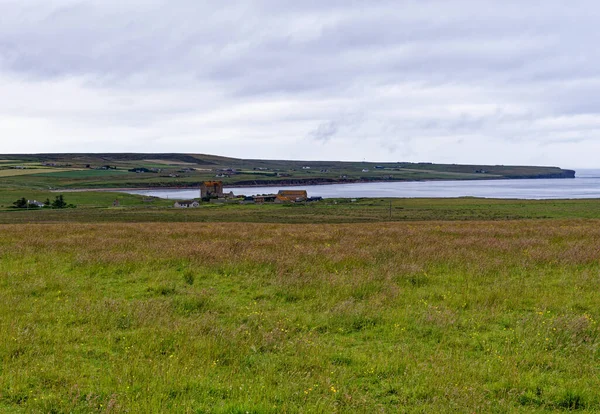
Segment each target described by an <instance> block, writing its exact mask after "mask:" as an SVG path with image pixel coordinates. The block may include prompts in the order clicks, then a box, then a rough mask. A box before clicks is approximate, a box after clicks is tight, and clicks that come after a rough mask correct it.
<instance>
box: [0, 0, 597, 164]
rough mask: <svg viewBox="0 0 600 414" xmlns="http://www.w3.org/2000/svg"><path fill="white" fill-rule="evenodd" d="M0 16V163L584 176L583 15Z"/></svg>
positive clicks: (148, 7)
mask: <svg viewBox="0 0 600 414" xmlns="http://www.w3.org/2000/svg"><path fill="white" fill-rule="evenodd" d="M0 10H1V12H0V153H5V154H8V153H42V152H185V153H203V154H215V155H224V156H233V157H240V158H264V159H296V160H357V161H362V160H367V161H411V162H438V163H469V164H505V165H508V164H521V165H522V164H527V165H554V166H560V167H565V168H597V167H600V160H599V158H600V71H599V70H598V68H599V67H600V55H599V53H600V52H599V50H600V48H598V43H599V42H598V41H599V40H600V24H599V22H600V5H599V4H598V3H597V2H596V1H591V0H590V1H587V0H572V1H570V2H566V1H564V0H560V1H558V0H544V1H537V0H527V1H523V0H519V1H513V0H503V1H497V0H440V1H434V0H414V1H412V0H395V1H383V0H382V1H377V0H369V1H359V0H329V1H328V0H320V1H317V0H302V1H298V0H295V1H287V0H256V1H235V0H231V1H225V2H224V1H211V0H205V1H199V0H164V1H163V0H143V1H142V0H0Z"/></svg>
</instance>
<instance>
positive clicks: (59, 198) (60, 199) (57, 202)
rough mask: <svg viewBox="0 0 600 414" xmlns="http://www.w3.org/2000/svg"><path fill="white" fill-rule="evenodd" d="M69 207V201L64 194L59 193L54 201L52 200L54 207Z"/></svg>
mask: <svg viewBox="0 0 600 414" xmlns="http://www.w3.org/2000/svg"><path fill="white" fill-rule="evenodd" d="M65 207H67V202H66V201H65V198H64V197H63V195H62V194H61V195H57V196H56V198H55V199H54V201H53V202H52V208H65Z"/></svg>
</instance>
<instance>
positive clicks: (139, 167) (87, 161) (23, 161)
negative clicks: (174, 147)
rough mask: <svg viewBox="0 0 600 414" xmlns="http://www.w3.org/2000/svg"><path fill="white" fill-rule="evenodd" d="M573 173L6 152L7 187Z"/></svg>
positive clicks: (2, 167)
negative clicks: (9, 153) (8, 153)
mask: <svg viewBox="0 0 600 414" xmlns="http://www.w3.org/2000/svg"><path fill="white" fill-rule="evenodd" d="M574 176H575V171H572V170H564V169H561V168H558V167H539V166H505V165H460V164H433V163H409V162H385V163H376V162H342V161H289V160H257V159H240V158H228V157H221V156H216V155H208V154H179V153H161V154H155V153H152V154H151V153H96V154H83V153H73V154H68V153H67V154H11V155H0V178H1V181H2V184H3V185H2V187H4V188H19V187H30V188H40V189H41V188H43V189H47V188H61V189H76V188H141V187H193V186H197V185H198V184H199V183H200V182H201V181H205V180H214V179H218V180H222V181H223V182H224V183H225V184H226V185H229V186H232V185H244V186H246V185H291V184H299V185H307V184H327V183H346V182H348V183H350V182H368V181H421V180H481V179H519V178H573V177H574Z"/></svg>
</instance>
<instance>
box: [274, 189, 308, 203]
mask: <svg viewBox="0 0 600 414" xmlns="http://www.w3.org/2000/svg"><path fill="white" fill-rule="evenodd" d="M307 198H308V194H307V193H306V190H279V193H278V194H277V197H276V198H275V202H276V203H298V202H303V201H306V199H307Z"/></svg>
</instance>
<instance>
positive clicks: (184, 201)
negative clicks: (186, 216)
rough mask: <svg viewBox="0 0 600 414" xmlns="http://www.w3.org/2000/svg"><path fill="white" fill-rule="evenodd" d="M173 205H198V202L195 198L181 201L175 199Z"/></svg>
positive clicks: (187, 206)
mask: <svg viewBox="0 0 600 414" xmlns="http://www.w3.org/2000/svg"><path fill="white" fill-rule="evenodd" d="M174 207H177V208H193V207H200V203H199V202H198V201H196V200H182V201H176V202H175V204H174Z"/></svg>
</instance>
